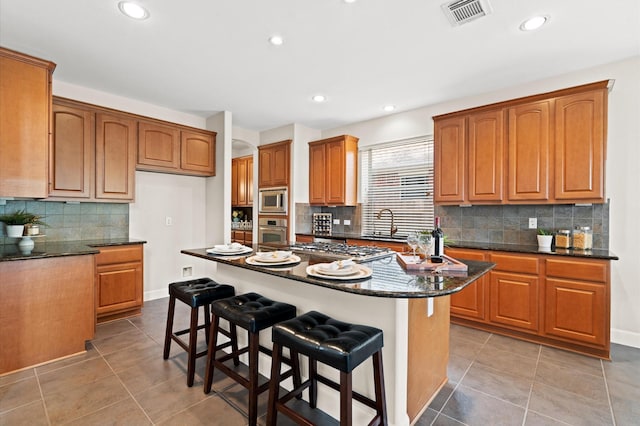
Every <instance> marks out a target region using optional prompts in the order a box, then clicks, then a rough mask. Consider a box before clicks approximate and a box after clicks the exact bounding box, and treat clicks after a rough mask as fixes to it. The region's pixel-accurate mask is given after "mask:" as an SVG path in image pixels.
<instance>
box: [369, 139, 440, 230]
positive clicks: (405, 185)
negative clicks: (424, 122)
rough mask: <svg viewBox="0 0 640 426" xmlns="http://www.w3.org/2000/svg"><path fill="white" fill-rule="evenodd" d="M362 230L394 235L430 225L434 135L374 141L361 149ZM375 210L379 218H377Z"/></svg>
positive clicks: (432, 213)
mask: <svg viewBox="0 0 640 426" xmlns="http://www.w3.org/2000/svg"><path fill="white" fill-rule="evenodd" d="M360 158H361V168H360V170H361V179H362V182H363V185H362V190H363V194H362V200H363V204H362V234H363V235H384V236H388V235H389V233H390V230H391V215H390V213H389V212H388V211H382V212H380V211H381V210H382V209H390V210H391V211H392V212H393V215H394V225H395V226H397V227H398V232H397V234H396V236H404V235H407V234H408V233H409V232H413V231H418V230H424V229H432V228H433V222H434V221H433V216H434V211H433V137H431V136H422V137H416V138H411V139H404V140H399V141H394V142H387V143H383V144H379V145H374V146H371V147H368V148H365V149H363V150H361V151H360ZM378 214H380V218H379V219H378V217H377V216H378Z"/></svg>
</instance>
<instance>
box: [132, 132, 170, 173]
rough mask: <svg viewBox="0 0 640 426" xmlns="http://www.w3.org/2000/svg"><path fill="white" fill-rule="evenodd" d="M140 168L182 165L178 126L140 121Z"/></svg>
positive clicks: (163, 167) (164, 167)
mask: <svg viewBox="0 0 640 426" xmlns="http://www.w3.org/2000/svg"><path fill="white" fill-rule="evenodd" d="M137 165H138V167H137V168H138V169H139V170H158V168H161V170H163V169H168V170H177V169H178V168H179V167H180V131H179V130H178V129H177V128H176V127H170V126H162V125H160V124H155V123H147V122H144V121H141V122H139V123H138V161H137Z"/></svg>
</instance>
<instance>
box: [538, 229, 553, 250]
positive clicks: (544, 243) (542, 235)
mask: <svg viewBox="0 0 640 426" xmlns="http://www.w3.org/2000/svg"><path fill="white" fill-rule="evenodd" d="M537 237H538V248H539V249H540V250H546V251H549V250H551V242H552V241H553V233H552V232H551V231H549V230H546V229H542V228H538V235H537Z"/></svg>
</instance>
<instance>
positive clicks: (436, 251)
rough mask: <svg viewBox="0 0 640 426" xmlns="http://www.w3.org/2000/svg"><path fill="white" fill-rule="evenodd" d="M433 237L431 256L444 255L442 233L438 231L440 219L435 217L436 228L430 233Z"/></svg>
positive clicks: (440, 230)
mask: <svg viewBox="0 0 640 426" xmlns="http://www.w3.org/2000/svg"><path fill="white" fill-rule="evenodd" d="M431 236H432V237H433V255H434V256H442V255H443V254H444V232H442V229H440V218H439V217H436V226H435V228H434V229H433V231H432V232H431Z"/></svg>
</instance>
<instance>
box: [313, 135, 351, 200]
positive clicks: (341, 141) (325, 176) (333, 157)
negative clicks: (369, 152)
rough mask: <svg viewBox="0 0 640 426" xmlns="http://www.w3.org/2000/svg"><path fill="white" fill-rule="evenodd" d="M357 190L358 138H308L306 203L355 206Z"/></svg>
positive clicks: (347, 136)
mask: <svg viewBox="0 0 640 426" xmlns="http://www.w3.org/2000/svg"><path fill="white" fill-rule="evenodd" d="M357 190H358V138H356V137H353V136H349V135H342V136H336V137H333V138H329V139H323V140H319V141H313V142H309V204H312V205H330V206H355V205H356V203H357Z"/></svg>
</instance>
